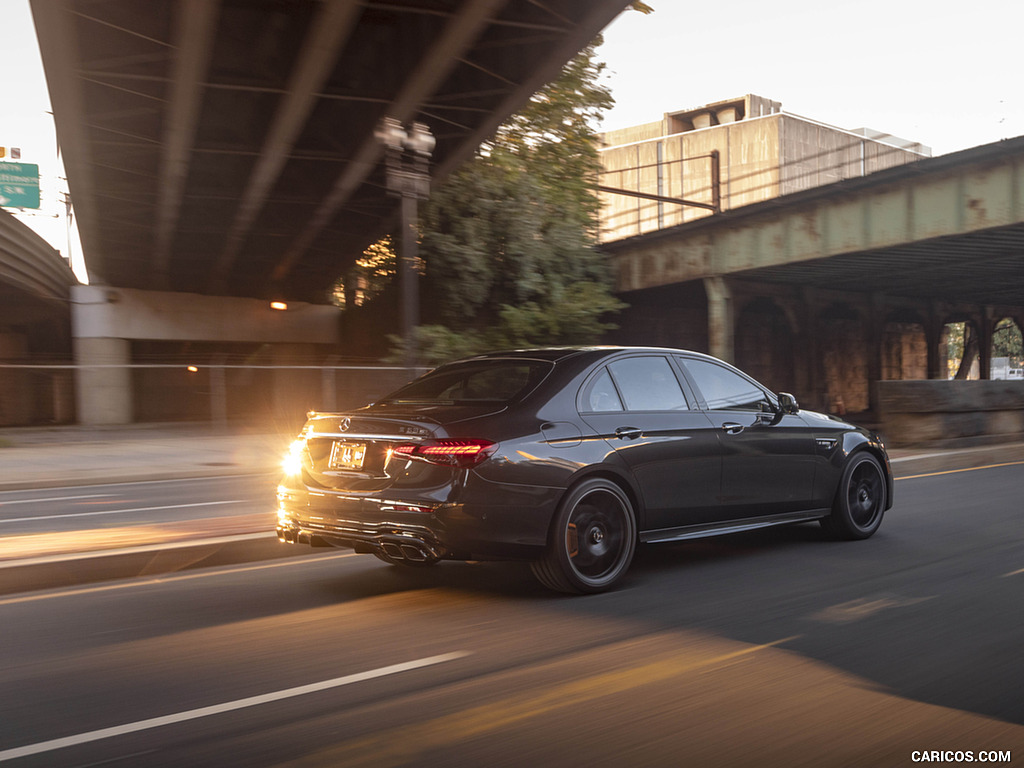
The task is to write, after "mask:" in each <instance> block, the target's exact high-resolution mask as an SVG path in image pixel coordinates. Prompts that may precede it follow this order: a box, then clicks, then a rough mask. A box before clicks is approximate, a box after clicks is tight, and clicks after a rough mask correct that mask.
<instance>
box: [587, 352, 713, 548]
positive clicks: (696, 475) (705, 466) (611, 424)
mask: <svg viewBox="0 0 1024 768" xmlns="http://www.w3.org/2000/svg"><path fill="white" fill-rule="evenodd" d="M694 406H695V402H694V399H693V397H692V395H691V396H690V397H689V398H688V397H687V395H686V394H685V393H684V386H683V384H682V383H681V381H680V378H679V376H678V375H677V373H676V370H675V368H674V367H673V366H672V364H671V363H670V361H669V358H668V357H667V356H665V355H651V354H640V355H628V356H624V357H621V358H618V359H616V360H614V361H611V362H609V363H608V364H607V365H606V366H603V367H602V368H600V369H599V370H597V371H595V372H594V374H592V375H591V377H590V378H589V379H588V381H587V382H586V383H585V384H584V386H583V388H582V389H581V391H580V398H579V411H580V416H581V418H582V419H583V420H584V422H585V423H586V424H588V425H589V426H590V427H591V428H592V429H593V430H595V432H596V433H597V435H598V436H599V437H601V438H603V439H604V440H606V441H607V442H608V444H609V445H610V446H611V447H612V448H613V449H614V450H615V453H616V455H617V456H618V457H619V458H620V459H621V460H622V461H623V463H625V465H626V466H627V467H628V468H629V470H630V471H631V472H632V474H633V476H634V478H635V479H636V483H637V486H638V487H639V489H640V493H641V494H642V496H643V506H644V509H645V514H644V519H643V520H641V521H640V525H641V528H642V529H644V530H648V531H650V530H658V529H663V528H675V527H679V526H683V525H693V524H697V523H702V522H706V521H708V520H712V519H714V517H715V515H716V510H717V507H718V504H719V501H718V497H719V493H720V489H721V473H722V460H721V450H722V449H721V446H720V444H719V441H718V438H717V435H716V434H715V430H714V429H713V428H712V423H711V421H710V420H709V419H708V417H707V415H706V414H705V413H704V412H702V411H701V410H700V409H698V408H695V407H694Z"/></svg>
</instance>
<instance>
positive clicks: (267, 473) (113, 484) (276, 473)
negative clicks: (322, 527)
mask: <svg viewBox="0 0 1024 768" xmlns="http://www.w3.org/2000/svg"><path fill="white" fill-rule="evenodd" d="M280 476H281V472H280V470H272V469H268V470H264V471H263V472H239V473H238V474H227V475H193V476H192V477H165V478H163V479H162V480H122V481H121V482H118V481H116V480H110V481H108V482H100V483H79V484H78V485H55V486H53V487H52V488H50V487H47V489H46V490H48V491H72V490H74V489H76V488H120V487H121V486H122V485H159V484H161V483H164V484H166V483H202V482H205V481H207V480H241V479H245V478H247V477H280ZM31 490H33V489H32V488H11V489H9V490H6V491H0V496H6V495H7V494H9V493H25V492H27V491H31Z"/></svg>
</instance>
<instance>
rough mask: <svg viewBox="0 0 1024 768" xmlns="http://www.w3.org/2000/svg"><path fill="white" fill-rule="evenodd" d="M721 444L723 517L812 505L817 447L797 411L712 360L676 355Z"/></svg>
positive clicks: (796, 509) (766, 513)
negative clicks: (789, 410)
mask: <svg viewBox="0 0 1024 768" xmlns="http://www.w3.org/2000/svg"><path fill="white" fill-rule="evenodd" d="M678 362H679V363H680V365H681V366H682V367H683V369H684V371H685V372H686V374H687V376H688V377H689V380H690V381H691V383H692V385H693V386H694V388H695V389H696V391H697V395H698V397H699V398H700V405H701V407H702V408H703V409H704V411H705V413H706V414H707V416H708V418H709V419H710V420H711V422H712V424H713V425H714V427H715V428H716V434H717V436H718V440H719V442H720V444H721V446H722V492H721V515H722V518H721V519H723V520H731V519H742V518H747V517H760V516H764V515H773V514H784V513H787V512H795V511H802V510H806V509H809V508H811V507H813V506H814V504H813V498H814V471H815V464H816V457H817V447H816V443H815V441H814V434H813V432H812V430H811V429H810V427H808V425H807V424H806V423H805V422H804V420H803V419H802V418H801V417H800V416H799V414H783V413H782V412H781V410H780V409H779V408H778V403H777V400H776V399H775V397H774V395H772V394H771V393H769V392H768V391H766V390H765V389H764V388H763V387H761V385H759V384H757V382H755V381H754V380H753V379H751V378H749V377H747V376H746V375H744V374H742V373H741V372H740V371H738V370H736V369H735V368H732V367H731V366H727V365H725V364H723V363H720V362H718V361H716V360H712V359H706V358H697V357H679V358H678Z"/></svg>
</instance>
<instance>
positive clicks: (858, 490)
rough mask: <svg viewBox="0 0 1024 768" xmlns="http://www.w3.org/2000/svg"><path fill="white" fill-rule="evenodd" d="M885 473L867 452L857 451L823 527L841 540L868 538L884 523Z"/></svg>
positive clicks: (848, 465) (840, 484) (846, 469)
mask: <svg viewBox="0 0 1024 768" xmlns="http://www.w3.org/2000/svg"><path fill="white" fill-rule="evenodd" d="M886 498H887V493H886V484H885V473H884V472H883V471H882V465H881V464H879V463H878V459H876V458H875V457H874V456H873V455H872V454H870V453H867V452H866V451H861V452H859V453H855V454H854V455H853V456H852V457H851V458H850V460H849V462H848V463H847V465H846V468H845V469H844V470H843V477H842V480H840V482H839V488H838V490H837V491H836V498H835V502H834V503H833V505H832V514H831V515H829V516H828V517H826V518H824V519H823V520H822V521H821V525H822V527H823V528H824V529H825V530H826V531H827V532H828V533H830V534H832V535H833V536H836V537H838V538H842V539H866V538H868V537H869V536H871V535H872V534H874V532H875V531H877V530H878V526H880V525H881V524H882V515H883V514H884V512H885V507H886Z"/></svg>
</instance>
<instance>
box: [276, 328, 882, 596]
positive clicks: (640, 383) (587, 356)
mask: <svg viewBox="0 0 1024 768" xmlns="http://www.w3.org/2000/svg"><path fill="white" fill-rule="evenodd" d="M892 491H893V483H892V472H891V469H890V467H889V459H888V457H887V455H886V452H885V447H884V446H883V445H882V442H881V441H880V440H879V438H878V437H877V436H876V435H875V434H874V433H872V432H870V431H868V430H865V429H861V428H859V427H855V426H853V425H852V424H848V423H846V422H844V421H840V420H838V419H836V418H834V417H831V416H825V415H821V414H818V413H812V412H809V411H802V410H800V408H799V407H798V406H797V403H796V400H795V399H794V398H793V396H792V395H788V394H786V393H781V394H774V393H773V392H771V391H770V390H768V389H766V388H765V387H763V386H762V385H761V384H759V383H757V382H756V381H754V380H753V379H751V378H750V377H749V376H747V375H745V374H744V373H742V372H741V371H739V370H737V369H736V368H734V367H732V366H730V365H728V364H726V363H724V362H722V361H721V360H717V359H715V358H713V357H709V356H708V355H702V354H699V353H696V352H685V351H681V350H673V349H659V348H629V347H588V348H572V349H538V350H521V351H515V352H507V353H496V354H488V355H482V356H479V357H474V358H470V359H466V360H461V361H458V362H454V363H449V364H447V365H444V366H441V367H439V368H437V369H435V370H433V371H431V372H430V373H427V374H426V375H424V376H422V377H420V378H418V379H416V380H415V381H413V382H411V383H409V384H407V385H406V386H404V387H402V388H401V389H399V390H398V391H397V392H394V393H393V394H391V395H390V396H388V397H386V398H384V399H383V400H381V401H379V402H377V403H374V404H372V405H368V406H366V407H364V408H360V409H358V410H355V411H352V412H349V413H311V414H309V419H308V421H307V422H306V425H305V426H304V427H303V429H302V432H301V434H300V435H299V438H298V440H296V441H295V442H294V443H293V444H292V447H291V450H290V452H289V455H288V456H287V457H286V461H285V477H284V478H283V480H282V481H281V484H280V486H279V487H278V526H277V534H278V537H279V538H280V539H281V540H282V541H286V542H290V543H296V542H299V543H306V544H310V545H313V546H337V547H348V548H352V549H355V551H356V552H366V553H372V554H374V555H376V556H377V557H378V558H380V559H381V560H384V561H385V562H388V563H392V564H395V565H401V566H427V565H432V564H434V563H437V562H438V561H440V560H527V561H530V562H531V564H532V568H533V572H534V574H535V575H536V576H537V578H539V579H540V581H541V582H543V583H544V584H546V585H547V586H549V587H551V588H552V589H555V590H559V591H563V592H600V591H602V590H605V589H608V588H610V587H611V586H612V585H614V584H615V583H617V582H618V581H619V580H620V579H621V578H622V576H623V574H624V573H625V572H626V570H627V569H628V568H629V565H630V562H631V560H632V559H633V553H634V551H635V549H636V545H637V543H638V542H662V541H678V540H680V539H691V538H698V537H703V536H713V535H717V534H725V533H733V532H737V531H746V530H751V529H754V528H761V527H764V526H771V525H781V524H786V523H797V522H803V521H808V520H819V521H820V522H821V525H822V526H823V527H824V528H825V530H826V531H827V532H828V533H829V534H831V535H833V536H835V537H838V538H844V539H865V538H867V537H869V536H871V535H872V534H873V533H874V532H875V531H876V530H878V526H879V525H880V524H881V522H882V515H883V514H884V512H885V510H886V509H888V508H889V507H890V506H891V505H892Z"/></svg>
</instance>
